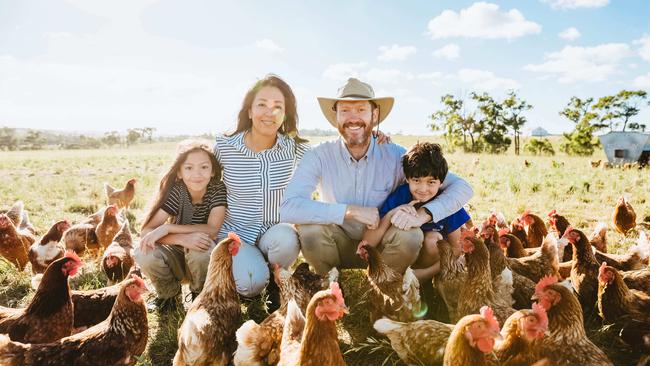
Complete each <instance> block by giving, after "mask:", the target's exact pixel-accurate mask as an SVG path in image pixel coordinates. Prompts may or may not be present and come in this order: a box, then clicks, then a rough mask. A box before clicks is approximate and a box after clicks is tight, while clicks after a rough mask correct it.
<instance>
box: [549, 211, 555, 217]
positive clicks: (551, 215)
mask: <svg viewBox="0 0 650 366" xmlns="http://www.w3.org/2000/svg"><path fill="white" fill-rule="evenodd" d="M554 215H557V211H556V210H553V211H551V212H549V213H548V217H553V216H554Z"/></svg>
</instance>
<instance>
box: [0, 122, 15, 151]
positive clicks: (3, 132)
mask: <svg viewBox="0 0 650 366" xmlns="http://www.w3.org/2000/svg"><path fill="white" fill-rule="evenodd" d="M17 148H18V140H17V139H16V130H15V129H14V128H9V127H3V128H2V129H0V149H2V150H16V149H17Z"/></svg>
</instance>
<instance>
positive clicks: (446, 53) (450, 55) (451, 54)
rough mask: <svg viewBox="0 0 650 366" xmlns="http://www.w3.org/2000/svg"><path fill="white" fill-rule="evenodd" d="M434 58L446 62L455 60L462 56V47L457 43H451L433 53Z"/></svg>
mask: <svg viewBox="0 0 650 366" xmlns="http://www.w3.org/2000/svg"><path fill="white" fill-rule="evenodd" d="M433 56H434V57H436V58H444V59H445V60H455V59H457V58H458V57H459V56H460V47H458V45H457V44H455V43H450V44H448V45H446V46H444V47H441V48H438V49H437V50H435V51H433Z"/></svg>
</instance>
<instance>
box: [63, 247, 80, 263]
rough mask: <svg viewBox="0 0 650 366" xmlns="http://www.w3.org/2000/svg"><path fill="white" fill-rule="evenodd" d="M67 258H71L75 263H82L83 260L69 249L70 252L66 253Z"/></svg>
mask: <svg viewBox="0 0 650 366" xmlns="http://www.w3.org/2000/svg"><path fill="white" fill-rule="evenodd" d="M65 257H66V258H70V259H72V260H73V261H76V262H79V263H81V258H79V256H78V255H77V253H76V252H75V251H74V250H72V249H68V250H66V251H65Z"/></svg>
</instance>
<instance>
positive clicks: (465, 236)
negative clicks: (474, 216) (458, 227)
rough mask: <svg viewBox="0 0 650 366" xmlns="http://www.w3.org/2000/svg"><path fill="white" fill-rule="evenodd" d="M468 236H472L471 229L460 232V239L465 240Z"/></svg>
mask: <svg viewBox="0 0 650 366" xmlns="http://www.w3.org/2000/svg"><path fill="white" fill-rule="evenodd" d="M470 238H474V231H473V230H465V231H463V232H462V233H460V240H461V241H463V240H467V239H470Z"/></svg>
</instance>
